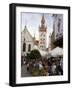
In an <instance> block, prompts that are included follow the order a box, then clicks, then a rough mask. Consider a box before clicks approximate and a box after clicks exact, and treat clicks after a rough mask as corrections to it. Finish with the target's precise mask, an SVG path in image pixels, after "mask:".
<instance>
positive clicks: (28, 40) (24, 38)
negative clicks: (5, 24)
mask: <svg viewBox="0 0 72 90" xmlns="http://www.w3.org/2000/svg"><path fill="white" fill-rule="evenodd" d="M24 43H25V44H26V51H25V52H24V51H23V44H24ZM29 44H30V45H31V50H32V48H33V45H34V43H33V38H32V36H31V35H30V33H29V32H28V30H27V29H25V30H24V31H23V32H22V33H21V54H22V56H23V55H26V53H29V51H28V45H29Z"/></svg>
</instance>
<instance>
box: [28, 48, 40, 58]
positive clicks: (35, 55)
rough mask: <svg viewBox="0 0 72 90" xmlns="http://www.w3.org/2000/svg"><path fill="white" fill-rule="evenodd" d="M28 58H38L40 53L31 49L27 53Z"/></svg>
mask: <svg viewBox="0 0 72 90" xmlns="http://www.w3.org/2000/svg"><path fill="white" fill-rule="evenodd" d="M29 57H30V59H39V58H41V54H40V52H39V51H38V50H36V49H35V50H32V51H31V52H30V54H29Z"/></svg>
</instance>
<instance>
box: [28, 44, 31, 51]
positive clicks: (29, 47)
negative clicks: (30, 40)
mask: <svg viewBox="0 0 72 90" xmlns="http://www.w3.org/2000/svg"><path fill="white" fill-rule="evenodd" d="M28 51H29V52H30V51H31V44H29V45H28Z"/></svg>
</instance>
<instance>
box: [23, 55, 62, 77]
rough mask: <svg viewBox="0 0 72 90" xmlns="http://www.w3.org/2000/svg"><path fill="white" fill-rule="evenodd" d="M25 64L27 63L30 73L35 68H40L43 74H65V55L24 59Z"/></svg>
mask: <svg viewBox="0 0 72 90" xmlns="http://www.w3.org/2000/svg"><path fill="white" fill-rule="evenodd" d="M24 64H26V66H27V71H29V72H30V73H31V72H32V69H33V68H35V69H37V70H39V72H40V75H41V76H53V75H63V57H51V58H49V59H39V60H33V61H30V62H26V61H24Z"/></svg>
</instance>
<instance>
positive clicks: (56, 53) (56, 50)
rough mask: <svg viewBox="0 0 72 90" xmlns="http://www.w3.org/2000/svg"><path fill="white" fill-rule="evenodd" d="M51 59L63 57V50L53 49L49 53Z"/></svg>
mask: <svg viewBox="0 0 72 90" xmlns="http://www.w3.org/2000/svg"><path fill="white" fill-rule="evenodd" d="M49 53H50V54H51V55H52V56H53V57H56V56H62V55H63V49H62V48H60V47H56V48H54V49H53V50H52V51H50V52H49Z"/></svg>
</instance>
